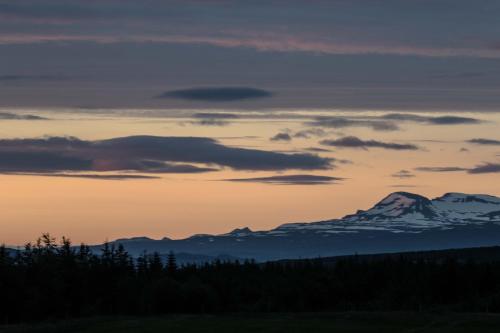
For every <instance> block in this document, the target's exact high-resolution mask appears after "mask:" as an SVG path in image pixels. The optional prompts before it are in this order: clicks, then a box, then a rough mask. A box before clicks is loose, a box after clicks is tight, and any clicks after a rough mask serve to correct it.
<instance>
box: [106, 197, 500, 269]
mask: <svg viewBox="0 0 500 333" xmlns="http://www.w3.org/2000/svg"><path fill="white" fill-rule="evenodd" d="M115 242H116V243H121V244H123V245H124V246H125V248H126V249H127V250H128V251H129V252H130V253H132V254H134V255H138V254H140V253H142V252H144V251H148V252H153V251H156V252H159V253H167V252H169V251H174V252H183V253H189V254H193V255H202V256H211V257H216V256H220V255H226V256H231V257H238V258H253V259H256V260H259V261H264V260H276V259H286V258H306V257H318V256H322V257H323V256H338V255H350V254H354V253H359V254H371V253H382V252H402V251H420V250H438V249H449V248H466V247H479V246H494V245H500V198H498V197H495V196H490V195H475V194H474V195H473V194H463V193H447V194H445V195H443V196H441V197H438V198H435V199H432V200H431V199H428V198H426V197H423V196H421V195H418V194H413V193H407V192H395V193H392V194H390V195H388V196H387V197H385V198H384V199H382V200H381V201H380V202H378V203H377V204H375V205H374V206H373V207H372V208H370V209H368V210H365V211H364V210H359V211H358V212H356V213H355V214H352V215H347V216H345V217H343V218H341V219H333V220H327V221H321V222H313V223H288V224H283V225H281V226H279V227H277V228H275V229H272V230H267V231H252V230H250V229H249V228H241V229H235V230H233V231H231V232H229V233H226V234H221V235H205V234H202V235H194V236H191V237H189V238H186V239H179V240H172V239H169V238H163V239H161V240H153V239H150V238H145V237H138V238H132V239H120V240H117V241H115Z"/></svg>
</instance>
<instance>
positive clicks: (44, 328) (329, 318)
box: [0, 313, 500, 333]
mask: <svg viewBox="0 0 500 333" xmlns="http://www.w3.org/2000/svg"><path fill="white" fill-rule="evenodd" d="M0 332H1V333H20V332H29V333H49V332H50V333H62V332H76V333H129V332H130V333H136V332H140V333H159V332H169V333H176V332H182V333H191V332H193V333H194V332H196V333H204V332H217V333H225V332H228V333H230V332H231V333H233V332H273V333H278V332H283V333H285V332H286V333H293V332H307V333H321V332H345V333H348V332H349V333H355V332H384V333H385V332H388V333H390V332H436V333H437V332H439V333H447V332H457V333H458V332H460V333H462V332H463V333H465V332H481V333H488V332H500V315H479V314H450V315H436V314H411V313H342V314H274V315H234V316H191V315H183V316H181V315H177V316H165V317H150V318H93V319H85V320H83V319H82V320H73V321H65V322H56V323H43V324H37V325H21V326H4V327H2V326H0Z"/></svg>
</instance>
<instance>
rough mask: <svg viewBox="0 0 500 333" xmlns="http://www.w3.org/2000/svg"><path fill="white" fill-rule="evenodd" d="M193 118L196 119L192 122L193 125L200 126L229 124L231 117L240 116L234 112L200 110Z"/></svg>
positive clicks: (236, 117)
mask: <svg viewBox="0 0 500 333" xmlns="http://www.w3.org/2000/svg"><path fill="white" fill-rule="evenodd" d="M193 118H195V119H197V120H196V121H192V122H190V123H191V124H193V125H200V126H227V125H229V124H230V122H229V121H227V120H231V119H238V118H239V116H238V115H236V114H233V113H210V112H200V113H195V114H194V115H193Z"/></svg>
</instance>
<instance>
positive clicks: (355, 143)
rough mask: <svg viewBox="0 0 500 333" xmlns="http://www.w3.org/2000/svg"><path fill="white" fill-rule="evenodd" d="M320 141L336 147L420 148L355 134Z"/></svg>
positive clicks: (409, 144)
mask: <svg viewBox="0 0 500 333" xmlns="http://www.w3.org/2000/svg"><path fill="white" fill-rule="evenodd" d="M320 143H321V144H322V145H325V146H331V147H338V148H356V149H369V148H382V149H390V150H419V149H420V148H419V147H418V146H416V145H414V144H411V143H394V142H383V141H378V140H362V139H360V138H358V137H355V136H346V137H342V138H339V139H336V140H323V141H321V142H320Z"/></svg>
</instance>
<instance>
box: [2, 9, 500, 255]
mask: <svg viewBox="0 0 500 333" xmlns="http://www.w3.org/2000/svg"><path fill="white" fill-rule="evenodd" d="M499 10H500V2H498V1H495V0H478V1H463V0H453V1H451V0H409V1H400V0H386V1H379V0H352V1H347V0H331V1H322V0H317V1H305V0H304V1H299V0H288V1H276V0H275V1H273V0H270V1H230V0H227V1H225V0H218V1H216V0H213V1H195V0H192V1H190V0H183V1H159V0H143V1H129V0H99V1H97V0H96V1H93V0H87V1H84V0H65V1H62V0H17V1H9V0H0V184H1V185H2V190H1V191H0V212H1V217H0V228H1V231H2V232H1V233H0V243H5V244H9V245H21V244H23V243H25V242H28V241H31V240H33V239H34V238H36V237H37V236H38V235H40V234H41V233H42V232H50V233H52V234H54V235H56V236H62V235H66V236H68V237H70V238H71V239H73V240H74V241H76V242H80V241H85V242H89V243H99V242H102V241H103V240H105V239H109V240H112V239H116V238H122V237H132V236H148V237H152V238H158V239H159V238H162V237H170V238H183V237H187V236H190V235H192V234H198V233H213V234H218V233H224V232H228V231H230V230H231V229H234V228H238V227H245V226H248V227H250V228H251V229H253V230H262V229H270V228H273V227H275V226H278V225H279V224H282V223H286V222H309V221H318V220H325V219H332V218H337V217H341V216H343V215H345V214H348V213H353V212H355V211H356V210H357V209H366V208H369V207H370V205H372V204H374V203H375V202H376V201H378V200H379V199H381V198H382V197H383V196H385V195H387V194H388V193H390V192H394V191H408V192H415V193H419V194H422V195H425V196H428V197H436V196H440V195H442V194H443V193H445V192H465V193H484V194H491V195H497V196H498V195H500V131H499V129H500V126H499V124H500V39H499V36H500V20H498V15H497V14H498V12H499Z"/></svg>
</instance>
